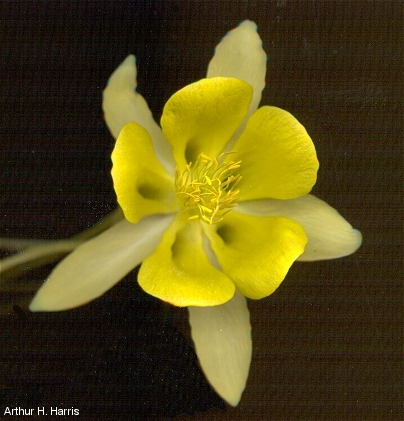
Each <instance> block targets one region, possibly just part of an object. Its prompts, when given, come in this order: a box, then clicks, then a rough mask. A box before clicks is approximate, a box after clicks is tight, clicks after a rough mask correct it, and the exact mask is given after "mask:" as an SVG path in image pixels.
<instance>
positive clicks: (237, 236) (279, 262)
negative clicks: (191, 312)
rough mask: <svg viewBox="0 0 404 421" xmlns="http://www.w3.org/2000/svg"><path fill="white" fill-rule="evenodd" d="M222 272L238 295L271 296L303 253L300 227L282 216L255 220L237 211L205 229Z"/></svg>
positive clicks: (303, 240)
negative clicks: (232, 284)
mask: <svg viewBox="0 0 404 421" xmlns="http://www.w3.org/2000/svg"><path fill="white" fill-rule="evenodd" d="M204 228H205V231H206V233H207V235H208V237H209V239H210V242H211V246H212V249H213V251H214V252H215V254H216V256H217V259H218V261H219V263H220V265H221V267H222V269H223V272H224V273H225V274H226V275H228V276H229V278H231V280H232V281H233V282H234V283H235V284H236V287H237V288H238V289H239V290H240V292H241V293H242V294H243V295H245V296H246V297H248V298H253V299H260V298H264V297H266V296H268V295H270V294H272V293H273V292H274V291H275V290H276V289H277V288H278V286H279V285H280V283H281V282H282V281H283V280H284V278H285V276H286V274H287V273H288V270H289V268H290V267H291V266H292V264H293V262H294V261H295V260H296V259H297V258H298V257H299V256H300V255H301V254H302V253H303V252H304V248H305V245H306V243H307V237H306V234H305V232H304V229H303V227H302V226H301V225H300V224H298V223H297V222H295V221H293V220H292V219H289V218H285V217H283V216H272V217H258V216H251V215H246V214H241V213H238V212H236V211H233V212H230V213H228V214H227V215H226V217H225V218H224V220H223V221H221V222H219V223H217V224H216V225H212V226H210V227H209V226H207V225H206V227H205V226H204Z"/></svg>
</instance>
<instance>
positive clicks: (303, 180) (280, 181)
mask: <svg viewBox="0 0 404 421" xmlns="http://www.w3.org/2000/svg"><path fill="white" fill-rule="evenodd" d="M234 151H236V153H235V154H234V155H232V159H233V160H235V161H239V160H241V162H242V163H241V168H240V174H241V175H242V179H241V181H240V184H239V186H238V188H239V189H240V196H239V197H240V200H241V201H243V200H254V199H267V198H273V199H292V198H295V197H299V196H302V195H304V194H306V193H308V192H309V191H310V190H311V189H312V187H313V185H314V184H315V182H316V178H317V170H318V160H317V156H316V150H315V148H314V145H313V142H312V140H311V138H310V136H309V135H308V134H307V132H306V130H305V128H304V127H303V126H302V125H301V124H300V123H299V122H298V121H297V120H296V118H295V117H293V116H292V114H290V113H288V112H287V111H284V110H281V109H280V108H277V107H269V106H264V107H261V108H259V109H258V110H257V111H256V112H255V113H254V114H253V115H252V116H251V117H250V119H249V120H248V123H247V126H246V129H245V130H244V132H243V133H242V134H241V135H240V138H239V139H238V141H237V142H236V143H235V145H234Z"/></svg>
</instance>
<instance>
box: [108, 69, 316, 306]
mask: <svg viewBox="0 0 404 421" xmlns="http://www.w3.org/2000/svg"><path fill="white" fill-rule="evenodd" d="M251 98H252V87H251V86H250V85H249V84H247V83H246V82H244V81H241V80H239V79H235V78H225V77H214V78H210V79H203V80H201V81H199V82H196V83H194V84H191V85H189V86H186V87H185V88H183V89H181V90H180V91H178V92H177V93H176V94H174V95H173V96H172V97H171V98H170V99H169V101H168V102H167V104H166V105H165V107H164V111H163V116H162V118H161V125H162V130H163V134H164V136H165V138H166V139H167V140H168V141H169V142H170V145H171V146H172V150H173V156H174V160H175V163H176V169H175V171H173V172H172V173H171V174H170V173H168V172H166V171H165V169H164V167H163V166H162V165H161V164H160V162H159V160H158V159H157V157H156V155H155V153H154V150H153V142H152V139H151V137H150V135H149V134H148V133H147V131H146V130H145V129H144V128H143V127H142V126H140V125H139V124H138V123H135V122H131V123H128V124H127V125H125V126H124V128H123V129H122V131H121V133H120V135H119V137H118V139H117V142H116V145H115V149H114V151H113V153H112V161H113V164H114V166H113V169H112V176H113V179H114V187H115V191H116V192H117V196H118V202H119V204H120V205H121V208H122V210H123V212H124V215H125V217H126V219H127V220H128V221H129V222H132V223H134V224H136V223H137V222H139V220H140V219H142V218H144V217H147V216H149V215H153V214H176V216H175V217H174V219H173V220H172V222H171V224H170V226H169V227H168V229H167V231H166V232H165V233H164V235H163V238H162V241H161V242H160V244H159V245H158V247H157V249H156V250H155V251H154V252H153V253H152V254H151V255H150V256H148V257H147V258H146V259H145V260H144V261H143V263H142V266H141V268H140V271H139V275H138V281H139V284H140V286H141V287H142V288H143V289H144V290H145V291H146V292H148V293H149V294H151V295H154V296H156V297H158V298H160V299H162V300H165V301H168V302H170V303H171V304H174V305H177V306H213V305H218V304H223V303H225V302H227V301H229V300H230V299H231V298H232V297H233V295H234V292H235V288H236V287H237V289H238V290H239V291H240V292H241V293H242V294H243V295H245V296H247V297H249V298H255V299H258V298H263V297H266V296H268V295H269V294H271V293H272V292H273V291H274V290H275V289H276V288H277V287H278V286H279V284H280V283H281V282H282V280H283V279H284V277H285V275H286V273H287V271H288V269H289V268H290V266H291V264H292V263H293V262H294V261H295V260H296V258H297V257H298V256H300V255H301V254H302V253H303V251H304V247H305V245H306V243H307V237H306V235H305V233H304V229H303V227H302V226H301V225H300V224H299V223H297V222H295V221H293V220H291V219H289V218H285V217H284V216H266V217H265V216H252V215H247V214H243V213H240V212H237V207H236V205H237V204H238V202H239V201H240V203H243V202H244V201H248V200H258V199H268V198H277V199H293V198H296V197H300V196H302V195H304V194H306V193H308V192H309V191H310V190H311V187H312V186H313V184H314V183H315V180H316V172H317V168H318V162H317V158H316V154H315V149H314V146H313V143H312V141H311V139H310V137H309V136H308V134H307V133H306V131H305V129H304V128H303V126H302V125H300V124H299V123H298V122H297V120H296V119H295V118H294V117H292V116H291V115H290V114H289V113H287V112H286V111H283V110H280V109H279V108H275V107H262V108H259V109H258V110H256V111H255V112H254V113H253V114H252V116H251V117H250V118H249V119H248V121H247V124H246V126H245V129H244V130H243V131H242V133H241V135H240V136H239V137H238V138H237V140H236V142H235V144H234V148H233V150H232V151H230V152H227V153H226V152H223V151H224V150H225V148H226V144H227V143H228V141H229V140H230V139H231V137H232V135H233V134H234V133H235V132H236V130H237V129H238V127H239V126H240V125H241V123H242V122H243V120H244V118H245V116H246V114H247V112H248V107H249V105H250V102H251ZM210 248H211V249H212V251H213V253H209V252H208V253H207V252H206V251H207V250H209V249H210ZM210 254H211V255H212V257H210ZM216 259H217V261H218V263H219V267H220V268H221V269H220V268H217V267H215V266H217V265H215V262H216Z"/></svg>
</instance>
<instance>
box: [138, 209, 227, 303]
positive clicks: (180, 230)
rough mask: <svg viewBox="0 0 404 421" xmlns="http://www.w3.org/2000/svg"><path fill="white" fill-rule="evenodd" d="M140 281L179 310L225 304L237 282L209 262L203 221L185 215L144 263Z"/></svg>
mask: <svg viewBox="0 0 404 421" xmlns="http://www.w3.org/2000/svg"><path fill="white" fill-rule="evenodd" d="M138 282H139V285H140V286H141V287H142V288H143V289H144V290H145V291H146V292H147V293H148V294H150V295H153V296H155V297H157V298H160V299H161V300H163V301H166V302H169V303H171V304H173V305H176V306H179V307H187V306H214V305H218V304H223V303H225V302H226V301H228V300H230V299H231V298H232V297H233V295H234V291H235V286H234V283H233V282H232V281H231V280H230V279H229V278H228V277H227V276H226V275H225V274H224V273H222V272H221V271H219V270H217V269H216V268H214V267H213V266H212V264H211V263H210V262H209V260H208V257H207V256H206V253H205V251H204V249H203V233H202V228H201V224H200V223H199V221H193V222H190V221H187V220H186V219H185V217H183V216H182V215H178V216H177V218H176V219H175V220H174V222H173V223H172V224H171V226H170V227H169V229H168V230H167V231H166V232H165V234H164V236H163V239H162V241H161V243H160V245H159V246H158V247H157V249H156V251H155V252H154V253H153V254H152V255H151V256H149V257H147V258H146V259H145V260H144V261H143V264H142V266H141V268H140V271H139V275H138Z"/></svg>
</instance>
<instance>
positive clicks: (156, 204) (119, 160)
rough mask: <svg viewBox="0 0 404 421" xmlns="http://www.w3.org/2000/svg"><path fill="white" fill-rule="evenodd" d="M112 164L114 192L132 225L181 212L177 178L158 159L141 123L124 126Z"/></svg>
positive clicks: (113, 154) (116, 145)
mask: <svg viewBox="0 0 404 421" xmlns="http://www.w3.org/2000/svg"><path fill="white" fill-rule="evenodd" d="M112 162H113V168H112V171H111V174H112V178H113V180H114V189H115V192H116V195H117V198H118V203H119V205H120V206H121V208H122V210H123V212H124V214H125V218H126V219H127V220H128V221H129V222H132V223H136V222H138V221H139V219H140V218H142V217H144V216H146V215H151V214H156V213H173V212H176V211H177V210H178V209H179V203H178V200H177V198H176V196H175V192H174V179H173V177H171V176H169V175H168V174H167V173H166V171H165V170H164V168H163V167H162V165H161V164H160V162H159V161H158V159H157V158H156V155H155V153H154V149H153V144H152V140H151V138H150V135H149V134H148V133H147V131H146V130H145V129H144V128H143V127H141V126H140V125H139V124H138V123H135V122H130V123H128V124H126V125H125V126H124V128H123V129H122V131H121V133H120V134H119V136H118V139H117V141H116V144H115V148H114V150H113V152H112Z"/></svg>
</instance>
